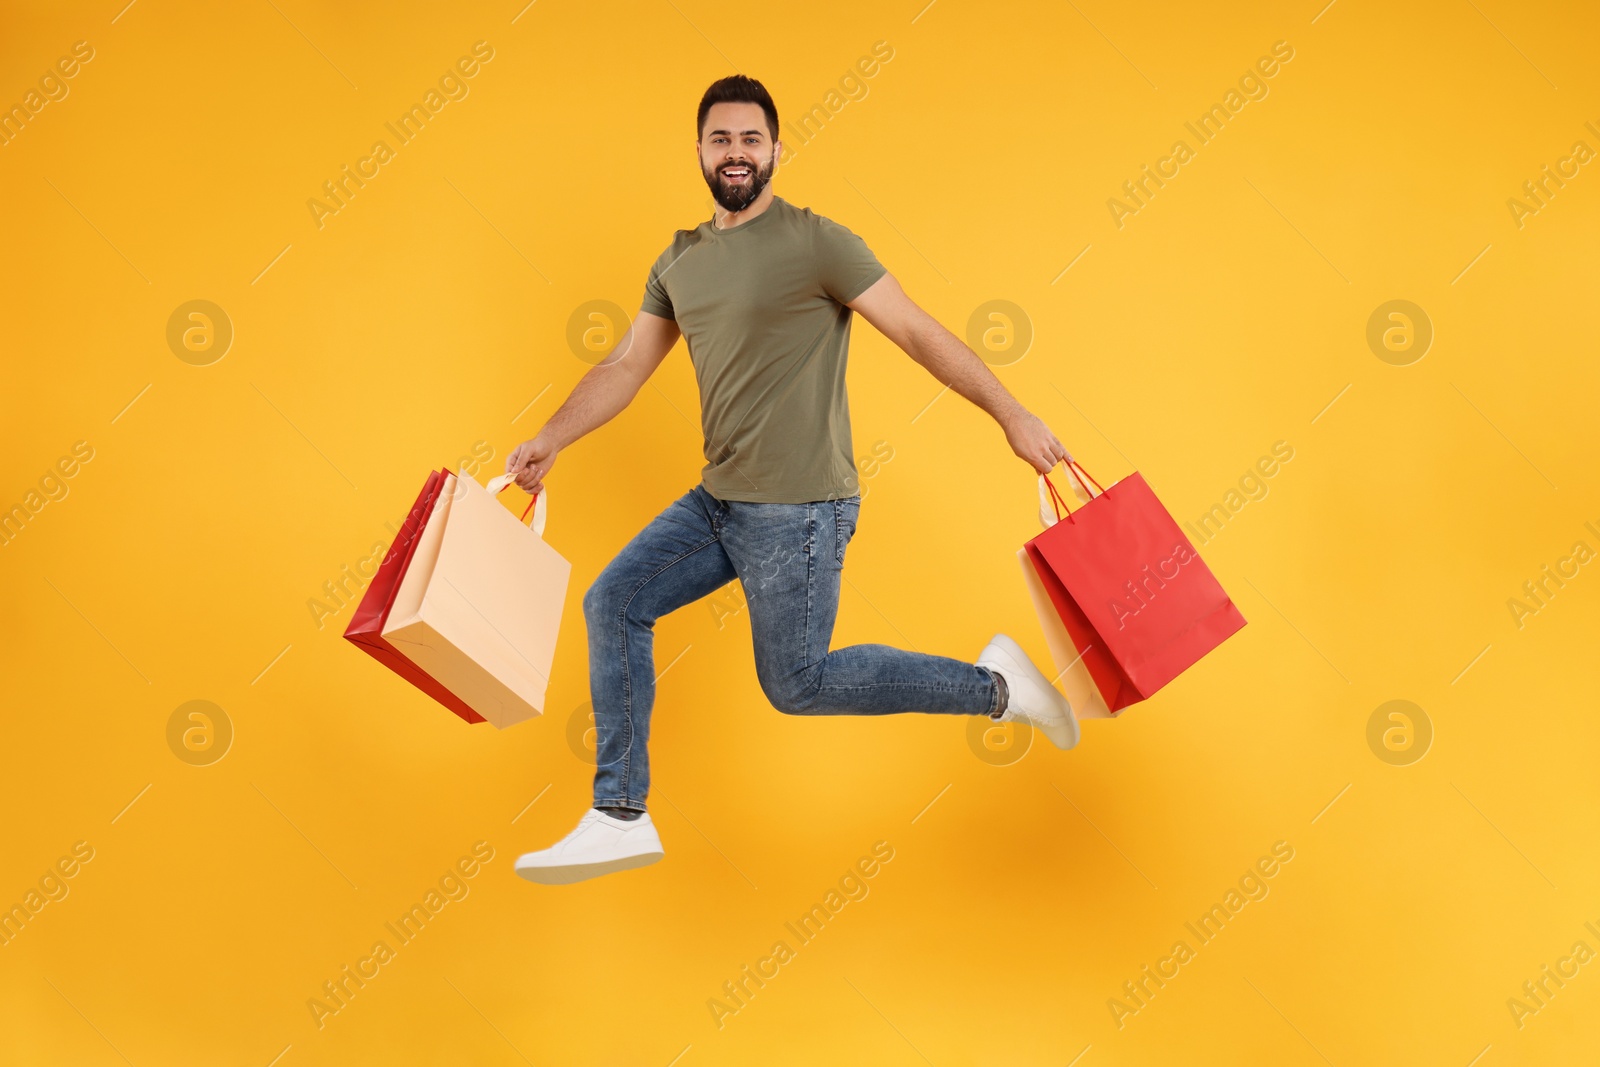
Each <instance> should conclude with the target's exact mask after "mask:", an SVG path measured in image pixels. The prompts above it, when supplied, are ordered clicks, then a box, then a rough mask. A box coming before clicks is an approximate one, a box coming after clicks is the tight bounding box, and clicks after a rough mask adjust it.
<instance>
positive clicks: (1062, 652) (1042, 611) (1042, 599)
mask: <svg viewBox="0 0 1600 1067" xmlns="http://www.w3.org/2000/svg"><path fill="white" fill-rule="evenodd" d="M1067 484H1068V485H1070V486H1071V487H1072V491H1073V493H1074V494H1075V495H1076V496H1077V498H1078V501H1079V502H1080V503H1088V502H1089V500H1090V496H1089V493H1088V491H1087V489H1086V488H1085V487H1084V486H1083V485H1082V484H1081V483H1080V482H1079V481H1078V479H1077V478H1076V477H1075V476H1074V475H1073V473H1072V467H1071V466H1070V465H1069V466H1068V467H1067ZM1049 499H1050V498H1049V497H1048V496H1047V495H1046V489H1045V485H1044V478H1043V477H1042V476H1041V477H1040V478H1039V522H1040V523H1041V524H1042V525H1044V526H1051V525H1054V523H1055V521H1056V520H1055V516H1054V515H1053V514H1051V508H1050V504H1049ZM1017 562H1018V563H1019V564H1021V565H1022V580H1023V582H1024V584H1026V585H1027V587H1028V596H1029V597H1030V598H1031V599H1032V600H1033V610H1034V613H1035V614H1036V615H1038V616H1039V626H1040V628H1041V629H1043V630H1044V643H1045V645H1046V646H1048V647H1049V649H1050V658H1051V659H1052V660H1054V661H1055V665H1056V670H1057V671H1058V672H1060V673H1059V674H1058V676H1057V677H1056V678H1055V684H1056V686H1057V687H1058V688H1059V689H1060V690H1061V692H1062V693H1063V694H1064V695H1065V696H1066V698H1067V703H1069V704H1071V705H1072V713H1073V714H1074V715H1076V716H1077V717H1078V718H1079V719H1080V720H1081V719H1110V718H1115V716H1114V715H1112V713H1111V709H1110V708H1108V707H1106V702H1105V698H1104V697H1102V696H1101V695H1100V689H1099V687H1098V686H1096V685H1095V684H1094V678H1093V677H1092V676H1091V675H1090V674H1089V668H1088V667H1087V666H1086V665H1085V664H1084V662H1083V656H1082V654H1081V653H1079V651H1078V650H1077V649H1076V648H1074V647H1073V644H1072V637H1071V635H1069V634H1068V633H1067V628H1066V627H1065V626H1063V625H1062V623H1061V616H1059V615H1057V614H1056V609H1055V605H1053V604H1051V603H1050V594H1049V593H1047V592H1045V588H1044V583H1043V582H1042V581H1041V580H1040V578H1039V573H1038V571H1036V570H1034V569H1033V564H1032V563H1030V562H1029V561H1028V550H1027V548H1019V549H1017Z"/></svg>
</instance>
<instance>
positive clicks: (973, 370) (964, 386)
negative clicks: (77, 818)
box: [909, 318, 1023, 426]
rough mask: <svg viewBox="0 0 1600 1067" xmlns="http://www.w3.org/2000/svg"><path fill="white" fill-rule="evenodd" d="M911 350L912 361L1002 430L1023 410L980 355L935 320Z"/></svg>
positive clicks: (916, 337) (919, 332)
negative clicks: (981, 412) (979, 410)
mask: <svg viewBox="0 0 1600 1067" xmlns="http://www.w3.org/2000/svg"><path fill="white" fill-rule="evenodd" d="M909 348H910V355H911V358H912V359H914V360H916V361H917V362H918V363H920V364H922V365H923V366H924V367H926V368H927V369H928V373H930V374H932V375H933V376H934V377H935V378H937V379H939V380H940V381H941V382H943V383H944V384H946V385H948V386H949V387H950V388H952V389H954V390H955V391H956V392H958V393H960V394H961V395H962V396H964V397H966V398H967V399H968V400H970V401H972V402H973V403H974V404H976V405H977V406H978V407H980V408H982V409H983V410H984V411H986V412H988V413H989V416H990V417H991V418H993V419H994V421H996V422H998V423H999V424H1000V425H1001V426H1004V425H1006V422H1007V420H1009V419H1010V418H1011V417H1013V416H1014V415H1016V414H1017V413H1018V412H1020V411H1022V410H1023V407H1022V405H1021V404H1020V403H1019V402H1018V401H1017V398H1016V397H1014V396H1012V395H1011V394H1010V393H1009V392H1007V390H1006V387H1005V386H1003V385H1001V384H1000V379H999V378H996V377H995V376H994V372H993V371H991V370H990V369H989V367H988V365H987V364H985V363H984V362H983V360H981V359H979V358H978V354H977V353H976V352H974V351H973V350H972V349H970V348H968V347H967V346H966V345H965V344H963V343H962V342H961V339H960V338H959V337H957V336H956V335H955V334H953V333H951V332H950V331H949V330H947V329H945V328H944V327H943V326H941V325H939V323H938V322H937V321H936V320H934V319H932V318H929V319H928V320H927V321H925V322H924V323H922V324H921V326H920V327H918V329H917V330H916V331H915V332H914V333H912V335H911V344H910V346H909Z"/></svg>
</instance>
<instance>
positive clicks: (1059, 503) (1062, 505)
mask: <svg viewBox="0 0 1600 1067" xmlns="http://www.w3.org/2000/svg"><path fill="white" fill-rule="evenodd" d="M1061 463H1062V465H1063V466H1064V467H1066V469H1067V477H1068V479H1069V482H1068V484H1069V485H1073V481H1076V483H1077V484H1076V485H1073V493H1074V494H1076V495H1078V496H1080V497H1081V496H1082V494H1079V493H1078V486H1079V485H1081V486H1083V487H1084V492H1085V493H1087V492H1088V491H1089V490H1088V487H1089V486H1090V485H1093V486H1094V487H1095V488H1096V489H1098V490H1100V493H1104V492H1105V488H1104V487H1103V486H1101V484H1100V483H1099V482H1097V481H1095V480H1094V475H1092V474H1090V473H1089V472H1088V471H1086V470H1084V469H1083V465H1082V464H1080V463H1079V462H1078V461H1077V460H1075V459H1072V458H1071V457H1063V459H1062V460H1061ZM1075 472H1076V473H1075ZM1080 474H1081V475H1082V477H1079V475H1080ZM1039 481H1040V482H1041V483H1042V488H1046V489H1048V490H1049V491H1050V503H1051V505H1052V506H1053V507H1054V508H1055V512H1056V517H1055V521H1056V522H1060V521H1061V520H1062V519H1063V518H1066V519H1071V518H1072V508H1070V507H1068V506H1067V502H1066V500H1064V499H1063V498H1062V496H1061V493H1060V492H1059V491H1057V489H1056V483H1054V482H1052V481H1051V480H1050V476H1049V475H1048V474H1041V475H1039ZM1098 495H1100V494H1099V493H1089V500H1093V499H1094V498H1095V497H1096V496H1098ZM1084 503H1088V500H1085V501H1084ZM1063 512H1065V514H1063ZM1039 515H1040V518H1041V519H1043V518H1046V516H1045V514H1044V502H1043V501H1042V500H1041V501H1040V505H1039ZM1074 521H1075V520H1074ZM1045 525H1047V526H1049V525H1051V523H1049V522H1046V523H1045Z"/></svg>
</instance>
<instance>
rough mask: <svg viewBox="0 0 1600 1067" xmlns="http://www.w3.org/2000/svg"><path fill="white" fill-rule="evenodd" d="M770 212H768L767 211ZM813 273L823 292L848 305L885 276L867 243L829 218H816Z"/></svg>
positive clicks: (885, 272) (882, 267)
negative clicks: (815, 257) (815, 267)
mask: <svg viewBox="0 0 1600 1067" xmlns="http://www.w3.org/2000/svg"><path fill="white" fill-rule="evenodd" d="M769 210H770V209H769ZM816 252H817V270H818V275H819V280H820V282H821V284H822V288H823V291H824V292H826V293H827V294H828V295H829V296H831V297H833V298H834V299H835V300H837V301H838V302H839V303H841V304H848V303H849V302H850V301H852V300H854V299H855V298H856V297H858V296H860V295H861V294H862V293H864V292H866V291H867V288H868V287H869V286H871V285H872V283H873V282H875V281H877V280H878V279H879V278H881V277H883V276H884V275H885V274H887V273H889V271H888V268H886V267H885V266H884V265H883V264H882V263H879V262H878V257H877V256H875V255H873V254H872V249H870V248H868V247H867V242H865V241H863V240H862V239H861V238H860V237H857V236H856V235H855V234H854V233H852V232H851V231H850V230H849V229H848V228H847V227H844V226H841V225H839V224H838V223H837V222H834V221H833V220H832V219H826V218H822V217H820V216H819V217H818V219H817V236H816Z"/></svg>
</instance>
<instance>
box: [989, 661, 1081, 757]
mask: <svg viewBox="0 0 1600 1067" xmlns="http://www.w3.org/2000/svg"><path fill="white" fill-rule="evenodd" d="M978 666H980V667H987V668H989V669H990V670H991V671H993V672H994V673H996V674H998V675H1000V677H1002V678H1004V679H1005V680H1006V693H1007V696H1006V709H1005V711H1003V712H1001V713H1000V716H999V719H998V721H999V722H1027V723H1030V724H1032V725H1033V726H1035V727H1037V728H1038V729H1039V731H1040V732H1041V733H1043V734H1044V735H1045V736H1046V737H1048V738H1049V739H1050V743H1051V744H1053V745H1055V746H1056V747H1057V748H1071V747H1072V746H1073V745H1076V744H1077V743H1078V717H1077V716H1076V715H1074V714H1073V713H1072V705H1071V704H1069V703H1068V702H1067V698H1066V697H1064V696H1062V695H1061V693H1060V691H1059V690H1057V689H1056V687H1055V686H1053V685H1051V684H1050V679H1048V678H1046V677H1045V676H1044V673H1043V672H1042V671H1040V670H1039V668H1038V667H1035V666H1034V665H1033V661H1032V660H1030V659H1029V658H1028V654H1027V653H1026V652H1024V651H1022V646H1021V645H1019V644H1017V643H1016V642H1015V641H1013V640H1012V639H1011V638H1009V637H1007V636H1006V635H1005V634H995V635H994V639H993V640H991V641H990V642H989V644H988V645H987V646H985V647H984V650H983V654H982V655H980V656H979V657H978Z"/></svg>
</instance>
